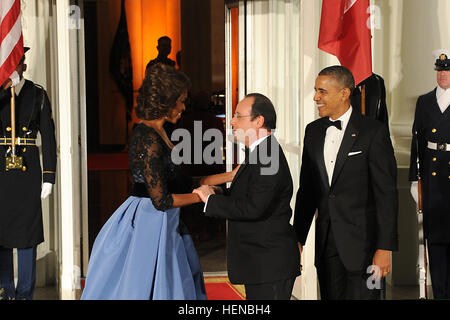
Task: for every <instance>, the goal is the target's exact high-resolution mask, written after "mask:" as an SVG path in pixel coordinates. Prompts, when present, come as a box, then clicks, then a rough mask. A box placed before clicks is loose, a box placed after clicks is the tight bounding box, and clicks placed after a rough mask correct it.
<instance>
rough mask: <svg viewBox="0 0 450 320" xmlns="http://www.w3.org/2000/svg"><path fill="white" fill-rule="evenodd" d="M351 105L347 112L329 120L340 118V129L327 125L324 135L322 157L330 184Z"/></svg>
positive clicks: (350, 112)
mask: <svg viewBox="0 0 450 320" xmlns="http://www.w3.org/2000/svg"><path fill="white" fill-rule="evenodd" d="M352 110H353V108H352V106H350V108H348V110H347V112H345V113H344V114H343V115H342V116H341V117H340V118H339V119H336V120H332V119H331V118H329V119H330V121H337V120H341V126H342V130H339V129H338V128H336V127H335V126H329V127H328V129H327V132H326V135H325V143H324V145H323V158H324V160H325V167H326V169H327V174H328V182H329V184H330V185H331V180H332V179H333V171H334V166H335V164H336V158H337V154H338V152H339V148H340V147H341V143H342V138H343V137H344V132H345V129H346V128H347V124H348V121H349V120H350V116H351V114H352Z"/></svg>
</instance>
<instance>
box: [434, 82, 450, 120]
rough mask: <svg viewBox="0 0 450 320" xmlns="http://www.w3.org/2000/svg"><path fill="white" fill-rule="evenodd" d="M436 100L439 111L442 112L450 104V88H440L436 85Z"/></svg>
mask: <svg viewBox="0 0 450 320" xmlns="http://www.w3.org/2000/svg"><path fill="white" fill-rule="evenodd" d="M436 100H437V102H438V105H439V109H441V112H442V113H444V112H445V110H446V109H447V108H448V106H449V105H450V89H442V88H441V87H439V86H437V89H436Z"/></svg>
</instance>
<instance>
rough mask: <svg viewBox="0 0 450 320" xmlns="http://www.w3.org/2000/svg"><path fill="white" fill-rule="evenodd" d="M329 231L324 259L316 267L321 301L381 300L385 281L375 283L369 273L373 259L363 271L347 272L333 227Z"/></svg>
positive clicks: (368, 259)
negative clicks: (335, 241)
mask: <svg viewBox="0 0 450 320" xmlns="http://www.w3.org/2000/svg"><path fill="white" fill-rule="evenodd" d="M328 230H329V231H328V235H327V240H326V245H325V250H324V252H323V255H322V259H321V261H320V262H319V263H318V265H317V266H316V267H317V277H318V279H319V287H320V296H321V299H322V300H379V299H380V298H381V296H382V293H383V290H382V289H383V286H384V285H385V281H384V279H383V280H381V281H380V280H378V281H373V280H372V274H371V273H368V272H367V268H368V267H369V266H370V264H371V262H372V257H367V266H365V267H364V269H363V270H358V271H349V270H347V269H346V268H345V266H344V264H343V263H342V261H341V259H340V258H339V254H338V251H337V249H336V245H335V243H334V236H333V232H332V230H331V225H330V226H329V228H328Z"/></svg>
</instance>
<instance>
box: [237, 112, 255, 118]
mask: <svg viewBox="0 0 450 320" xmlns="http://www.w3.org/2000/svg"><path fill="white" fill-rule="evenodd" d="M251 116H252V115H251V114H249V115H246V116H241V115H240V114H239V113H235V114H234V115H233V117H234V118H236V119H240V118H245V117H251Z"/></svg>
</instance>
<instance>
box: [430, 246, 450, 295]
mask: <svg viewBox="0 0 450 320" xmlns="http://www.w3.org/2000/svg"><path fill="white" fill-rule="evenodd" d="M428 257H429V259H430V276H431V284H432V287H433V297H434V298H435V299H450V244H448V243H445V244H434V243H428Z"/></svg>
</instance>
